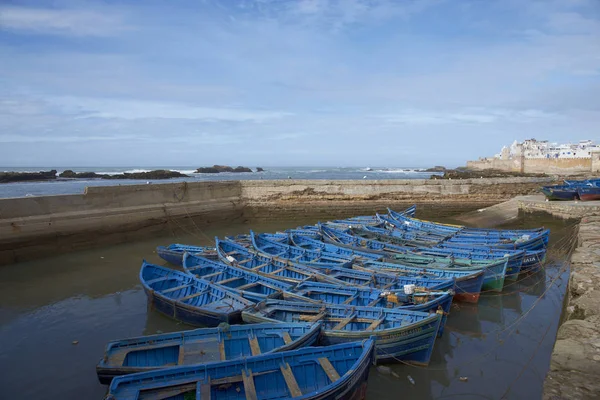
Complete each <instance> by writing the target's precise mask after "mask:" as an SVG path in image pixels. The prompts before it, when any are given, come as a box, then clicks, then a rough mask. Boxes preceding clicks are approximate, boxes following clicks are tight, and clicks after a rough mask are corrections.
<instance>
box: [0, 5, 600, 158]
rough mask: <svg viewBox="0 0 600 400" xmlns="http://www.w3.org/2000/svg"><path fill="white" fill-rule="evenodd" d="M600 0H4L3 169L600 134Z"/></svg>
mask: <svg viewBox="0 0 600 400" xmlns="http://www.w3.org/2000/svg"><path fill="white" fill-rule="evenodd" d="M599 38H600V2H599V1H598V0H570V1H569V0H562V1H556V0H547V1H546V0H545V1H535V0H528V1H523V0H503V1H493V0H490V1H482V0H470V1H468V0H467V1H458V0H452V1H450V0H446V1H444V0H413V1H376V0H347V1H342V0H305V1H283V0H279V1H271V0H255V1H234V0H231V1H225V0H223V1H216V0H212V1H211V0H204V1H200V0H195V1H155V0H144V1H130V2H126V1H105V2H96V1H92V2H83V1H76V0H66V1H62V0H57V1H52V2H48V1H46V2H34V1H31V2H27V1H23V2H21V1H19V2H11V1H3V2H2V3H0V165H3V166H42V165H43V166H87V165H89V166H92V165H98V166H104V165H127V166H130V165H131V166H134V165H139V166H152V165H189V166H201V165H212V164H216V163H218V164H236V165H238V164H240V165H252V166H254V165H260V166H288V165H295V166H301V165H307V166H310V165H321V166H363V165H371V166H373V165H379V166H429V165H433V164H442V165H448V166H458V165H464V163H465V161H466V160H468V159H474V158H477V157H478V156H483V155H492V154H494V153H496V152H498V151H499V150H500V148H501V147H502V145H504V144H510V143H511V142H512V141H513V140H515V139H517V140H523V139H527V138H531V137H535V138H538V139H548V140H551V141H559V142H567V141H578V140H581V139H593V140H596V141H598V140H599V139H600V95H599V93H600V39H599Z"/></svg>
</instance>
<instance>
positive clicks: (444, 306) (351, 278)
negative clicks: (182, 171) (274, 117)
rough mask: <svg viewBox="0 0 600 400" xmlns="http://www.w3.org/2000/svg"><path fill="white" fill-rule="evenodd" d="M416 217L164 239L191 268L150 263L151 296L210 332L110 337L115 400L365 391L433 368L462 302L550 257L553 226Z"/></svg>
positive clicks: (100, 369) (410, 212) (157, 305)
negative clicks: (378, 373) (392, 376)
mask: <svg viewBox="0 0 600 400" xmlns="http://www.w3.org/2000/svg"><path fill="white" fill-rule="evenodd" d="M414 213H415V207H414V206H413V207H410V208H409V209H407V210H405V211H403V212H395V211H392V210H388V214H386V215H380V214H376V215H375V216H361V217H354V218H349V219H346V220H336V221H330V222H327V223H324V224H317V225H314V226H303V227H299V228H296V229H290V230H288V231H285V232H280V233H272V234H270V233H261V234H255V233H253V232H250V234H248V235H240V236H236V237H229V238H224V239H219V238H216V242H215V247H200V246H189V245H181V244H172V245H169V246H165V247H163V246H160V247H158V248H157V253H158V255H159V256H160V257H161V258H163V259H164V260H166V261H167V262H169V263H170V264H174V265H178V266H180V267H182V270H178V269H174V268H167V267H164V266H159V265H153V264H150V263H147V262H146V261H144V262H143V263H142V268H141V270H140V280H141V282H142V285H143V287H144V290H145V292H146V294H147V297H148V302H149V304H150V305H151V307H152V308H153V309H155V310H157V311H159V312H161V313H163V314H165V315H167V316H169V317H172V318H174V319H176V320H179V321H181V322H184V323H186V324H189V325H193V326H202V327H203V328H201V329H196V330H188V331H182V332H175V333H168V334H159V335H152V336H144V337H138V338H131V339H125V340H117V341H114V342H110V343H109V344H108V345H107V347H106V351H105V354H104V357H103V359H102V360H101V361H100V363H99V364H98V365H97V373H98V377H99V379H100V381H101V382H102V383H106V384H110V386H109V391H108V395H107V397H106V398H107V399H111V400H116V399H167V398H168V399H203V400H204V399H284V398H302V399H333V398H335V399H362V398H364V397H365V393H366V387H367V386H366V385H367V378H368V374H369V367H370V365H371V364H372V363H375V362H377V363H383V362H396V361H398V362H403V363H412V364H417V365H427V364H428V363H429V360H430V357H431V354H432V351H433V347H434V345H435V341H436V338H437V337H439V336H441V335H442V334H443V331H444V325H445V323H446V319H447V316H448V314H449V312H450V306H451V304H452V302H453V301H466V302H477V301H478V300H479V296H480V294H481V293H482V292H485V291H501V290H502V288H503V286H504V284H505V283H506V282H509V281H514V280H516V279H517V278H518V276H519V275H520V274H522V273H529V272H534V271H536V270H538V269H539V268H541V266H542V264H543V263H544V261H545V257H546V246H547V244H548V239H549V231H548V230H547V229H543V228H540V229H531V230H494V229H475V228H466V227H463V226H456V225H447V224H439V223H434V222H428V221H423V220H419V219H416V218H414ZM242 323H243V324H242Z"/></svg>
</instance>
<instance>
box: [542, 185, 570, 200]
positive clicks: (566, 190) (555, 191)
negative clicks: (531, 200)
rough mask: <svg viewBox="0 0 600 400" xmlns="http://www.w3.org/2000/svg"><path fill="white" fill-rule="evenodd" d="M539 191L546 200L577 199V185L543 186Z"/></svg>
mask: <svg viewBox="0 0 600 400" xmlns="http://www.w3.org/2000/svg"><path fill="white" fill-rule="evenodd" d="M540 191H541V192H542V193H543V194H544V196H546V198H547V199H548V200H579V193H578V192H577V186H568V185H563V186H559V185H557V186H543V187H542V188H541V189H540Z"/></svg>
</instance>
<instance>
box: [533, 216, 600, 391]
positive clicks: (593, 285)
mask: <svg viewBox="0 0 600 400" xmlns="http://www.w3.org/2000/svg"><path fill="white" fill-rule="evenodd" d="M589 213H590V214H592V213H595V214H597V215H600V213H599V212H592V211H590V212H589ZM567 297H568V300H567V307H566V311H565V314H566V315H564V316H563V319H564V320H565V322H564V323H563V324H562V325H561V326H560V328H559V329H558V332H557V336H556V343H555V344H554V350H553V352H552V359H551V362H550V371H549V372H548V375H547V376H546V380H545V383H544V399H546V400H554V399H576V400H580V399H581V400H583V399H598V398H600V380H599V379H598V378H600V216H587V217H584V218H583V219H582V220H581V222H580V224H579V233H578V243H577V248H576V249H575V251H574V252H573V254H572V256H571V276H570V280H569V289H568V292H567Z"/></svg>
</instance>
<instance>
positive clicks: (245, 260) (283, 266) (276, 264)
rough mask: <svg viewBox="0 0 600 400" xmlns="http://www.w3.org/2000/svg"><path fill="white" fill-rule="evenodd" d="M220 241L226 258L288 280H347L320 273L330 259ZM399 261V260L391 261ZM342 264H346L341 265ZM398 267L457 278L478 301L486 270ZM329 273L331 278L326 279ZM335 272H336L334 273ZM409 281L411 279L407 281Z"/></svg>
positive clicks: (406, 273)
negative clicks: (299, 260)
mask: <svg viewBox="0 0 600 400" xmlns="http://www.w3.org/2000/svg"><path fill="white" fill-rule="evenodd" d="M215 240H216V243H217V252H218V253H219V256H220V257H221V259H222V260H223V261H224V262H234V263H235V265H239V266H243V267H244V268H248V269H250V270H252V271H254V272H256V273H258V274H261V275H262V274H265V276H269V277H271V278H275V279H282V280H285V281H286V282H292V283H299V282H302V281H304V280H311V279H313V280H318V281H320V282H329V283H333V284H337V285H340V284H342V285H343V284H344V282H343V281H341V280H338V279H337V278H333V277H330V276H327V275H324V274H323V273H316V271H315V269H317V268H318V269H319V271H323V272H324V273H327V271H328V270H334V268H333V267H334V266H332V265H329V264H327V263H323V264H319V263H318V262H312V263H310V264H308V265H310V267H309V266H304V265H300V264H295V263H292V262H291V261H289V260H282V259H279V258H277V257H272V256H266V255H259V254H254V258H253V257H252V255H253V254H251V253H250V252H249V250H248V249H246V248H245V247H243V246H241V245H239V244H237V243H234V242H230V241H227V240H220V239H218V238H216V239H215ZM389 265H395V264H389ZM341 267H342V268H343V267H344V266H341ZM398 267H399V266H397V267H394V268H393V270H392V271H391V272H392V273H393V274H395V275H397V276H398V278H418V279H420V282H424V281H426V280H427V279H441V280H446V281H447V280H453V281H454V282H455V286H454V290H455V295H454V298H455V299H456V300H458V301H465V302H469V303H477V302H478V301H479V296H480V294H481V289H482V285H483V280H484V272H483V270H475V271H461V270H444V269H435V268H420V267H405V268H404V269H403V270H401V269H400V268H398ZM346 268H353V269H357V270H360V271H363V272H367V273H386V272H390V270H389V269H388V270H387V271H386V270H385V269H382V268H378V269H377V268H376V269H373V268H364V267H360V266H358V265H353V264H352V262H348V264H347V265H346ZM323 276H326V277H327V278H328V279H324V278H323ZM334 276H335V275H334ZM407 284H409V283H407Z"/></svg>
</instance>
